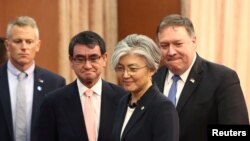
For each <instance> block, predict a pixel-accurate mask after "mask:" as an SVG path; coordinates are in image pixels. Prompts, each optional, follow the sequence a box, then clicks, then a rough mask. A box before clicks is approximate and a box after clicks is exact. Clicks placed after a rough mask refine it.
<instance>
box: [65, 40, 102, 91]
mask: <svg viewBox="0 0 250 141" xmlns="http://www.w3.org/2000/svg"><path fill="white" fill-rule="evenodd" d="M106 60H107V54H106V53H105V54H103V55H101V51H100V47H99V46H98V45H95V46H94V48H89V47H88V46H86V45H82V44H76V45H75V47H74V50H73V57H70V62H71V67H72V69H73V70H74V72H75V74H76V76H77V77H78V79H79V80H80V81H81V82H82V83H83V84H84V85H85V86H87V87H88V88H91V87H92V86H93V85H95V84H96V82H97V81H98V80H99V78H100V77H101V73H102V71H103V69H104V67H105V66H106Z"/></svg>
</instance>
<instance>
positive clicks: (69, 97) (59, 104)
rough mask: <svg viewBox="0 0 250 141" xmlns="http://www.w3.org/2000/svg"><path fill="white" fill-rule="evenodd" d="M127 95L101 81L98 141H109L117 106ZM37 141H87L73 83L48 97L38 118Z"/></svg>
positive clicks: (76, 89)
mask: <svg viewBox="0 0 250 141" xmlns="http://www.w3.org/2000/svg"><path fill="white" fill-rule="evenodd" d="M125 94H127V92H126V91H125V90H124V89H123V88H122V87H120V86H117V85H114V84H112V83H109V82H107V81H104V80H102V94H101V113H100V125H99V133H98V141H110V140H111V132H112V127H113V122H114V115H115V111H116V108H117V105H118V102H119V100H120V98H121V97H122V96H124V95H125ZM39 139H40V141H88V136H87V131H86V128H85V122H84V116H83V110H82V106H81V101H80V95H79V92H78V87H77V83H76V81H74V82H72V83H71V84H69V85H67V86H66V87H64V88H61V89H58V90H56V91H54V92H53V93H51V94H50V95H48V96H47V97H46V98H45V100H44V102H43V104H42V106H41V115H40V118H39Z"/></svg>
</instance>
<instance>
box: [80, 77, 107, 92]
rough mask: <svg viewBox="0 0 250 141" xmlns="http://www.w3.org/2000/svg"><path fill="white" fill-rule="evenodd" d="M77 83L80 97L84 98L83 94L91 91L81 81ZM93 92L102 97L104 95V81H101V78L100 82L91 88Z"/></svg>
mask: <svg viewBox="0 0 250 141" xmlns="http://www.w3.org/2000/svg"><path fill="white" fill-rule="evenodd" d="M76 82H77V87H78V91H79V95H80V96H82V95H83V93H84V92H85V91H86V90H87V89H89V88H88V87H86V86H85V85H83V84H82V83H81V81H80V80H79V79H77V80H76ZM91 90H93V91H94V93H95V94H97V95H101V93H102V79H101V78H99V80H98V81H97V83H96V84H95V85H94V86H93V87H92V88H91Z"/></svg>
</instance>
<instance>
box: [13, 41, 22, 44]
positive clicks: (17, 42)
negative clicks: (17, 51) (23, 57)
mask: <svg viewBox="0 0 250 141" xmlns="http://www.w3.org/2000/svg"><path fill="white" fill-rule="evenodd" d="M13 42H14V43H16V44H19V43H22V40H13Z"/></svg>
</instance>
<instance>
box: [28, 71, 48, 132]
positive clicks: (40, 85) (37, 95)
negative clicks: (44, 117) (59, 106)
mask: <svg viewBox="0 0 250 141" xmlns="http://www.w3.org/2000/svg"><path fill="white" fill-rule="evenodd" d="M45 83H46V82H44V80H43V74H42V72H41V71H40V69H39V68H38V67H35V70H34V87H33V106H32V118H31V131H33V130H32V129H33V128H34V125H35V124H34V123H35V122H36V121H35V120H36V119H38V117H37V116H38V111H39V105H40V104H41V103H42V100H43V97H44V88H45V85H46V84H45Z"/></svg>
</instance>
